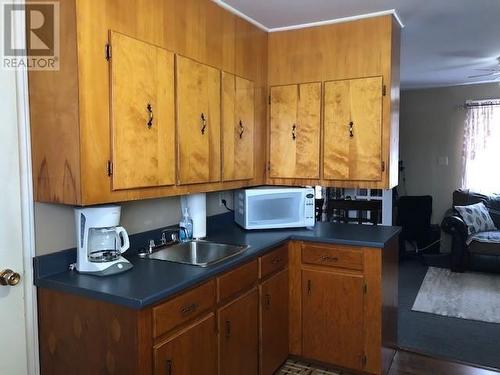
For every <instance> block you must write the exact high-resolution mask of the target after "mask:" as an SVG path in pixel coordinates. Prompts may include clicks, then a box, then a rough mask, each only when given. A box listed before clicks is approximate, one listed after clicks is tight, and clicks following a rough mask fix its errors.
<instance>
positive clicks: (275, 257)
mask: <svg viewBox="0 0 500 375" xmlns="http://www.w3.org/2000/svg"><path fill="white" fill-rule="evenodd" d="M287 264H288V246H286V245H284V246H280V247H279V248H277V249H276V250H273V251H272V252H270V253H269V254H266V255H264V256H262V257H261V258H260V278H261V279H262V278H264V277H266V276H268V275H271V274H273V273H275V272H276V271H279V270H281V269H283V268H285V267H286V266H287Z"/></svg>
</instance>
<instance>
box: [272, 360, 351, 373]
mask: <svg viewBox="0 0 500 375" xmlns="http://www.w3.org/2000/svg"><path fill="white" fill-rule="evenodd" d="M276 374H277V375H342V373H341V372H334V371H332V370H328V369H326V368H323V367H317V366H313V365H311V364H309V363H305V362H300V361H295V360H292V359H289V360H288V361H286V363H285V364H284V365H283V367H282V368H281V369H280V370H278V372H277V373H276Z"/></svg>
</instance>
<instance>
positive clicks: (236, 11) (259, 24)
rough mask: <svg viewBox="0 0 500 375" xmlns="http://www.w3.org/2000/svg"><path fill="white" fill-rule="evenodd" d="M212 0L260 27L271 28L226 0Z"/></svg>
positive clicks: (262, 28)
mask: <svg viewBox="0 0 500 375" xmlns="http://www.w3.org/2000/svg"><path fill="white" fill-rule="evenodd" d="M212 1H213V2H214V3H215V4H217V5H218V6H220V7H222V8H224V9H226V10H227V11H229V12H231V13H233V14H234V15H236V16H238V17H241V18H243V19H244V20H246V21H248V22H250V23H251V24H253V25H254V26H257V27H258V28H259V29H261V30H264V31H267V32H269V29H268V28H267V27H266V26H264V25H263V24H261V23H260V22H258V21H256V20H254V19H253V18H252V17H249V16H247V15H246V14H244V13H242V12H240V11H239V10H238V9H236V8H233V7H232V6H231V5H229V4H226V3H225V2H224V1H222V0H212Z"/></svg>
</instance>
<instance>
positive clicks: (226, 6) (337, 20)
mask: <svg viewBox="0 0 500 375" xmlns="http://www.w3.org/2000/svg"><path fill="white" fill-rule="evenodd" d="M212 1H213V2H214V3H216V4H217V5H219V6H220V7H222V8H224V9H226V10H228V11H229V12H231V13H233V14H235V15H236V16H238V17H241V18H243V19H244V20H246V21H248V22H250V23H251V24H253V25H255V26H257V27H258V28H259V29H261V30H264V31H266V32H268V33H275V32H279V31H287V30H297V29H305V28H307V27H316V26H324V25H331V24H334V23H342V22H351V21H357V20H362V19H365V18H372V17H381V16H387V15H392V16H393V17H394V19H395V20H396V21H397V23H398V24H399V26H401V28H404V27H405V25H404V23H403V21H402V20H401V17H400V16H399V14H398V12H397V10H396V9H389V10H383V11H380V12H372V13H365V14H360V15H356V16H349V17H341V18H332V19H329V20H324V21H315V22H308V23H302V24H297V25H288V26H280V27H267V26H265V25H263V24H262V23H260V22H259V21H257V20H255V19H254V18H252V17H250V16H247V15H246V14H244V13H242V12H241V11H239V10H238V9H236V8H234V7H232V6H231V5H229V4H227V3H226V2H224V0H212Z"/></svg>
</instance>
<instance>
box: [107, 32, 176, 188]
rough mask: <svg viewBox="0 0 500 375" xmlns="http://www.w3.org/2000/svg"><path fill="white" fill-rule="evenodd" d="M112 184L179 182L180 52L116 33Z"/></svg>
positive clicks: (112, 36)
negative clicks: (177, 75) (176, 86)
mask: <svg viewBox="0 0 500 375" xmlns="http://www.w3.org/2000/svg"><path fill="white" fill-rule="evenodd" d="M110 45H111V48H112V51H113V54H112V59H111V64H110V66H111V134H112V146H111V148H112V162H113V174H112V189H113V190H121V189H132V188H140V187H152V186H165V185H173V184H174V183H175V143H174V142H175V137H174V134H175V116H174V108H175V106H174V55H173V53H171V52H169V51H167V50H165V49H163V48H159V47H156V46H154V45H152V44H149V43H146V42H143V41H140V40H138V39H135V38H131V37H128V36H126V35H124V34H120V33H117V32H113V31H112V32H110Z"/></svg>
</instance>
